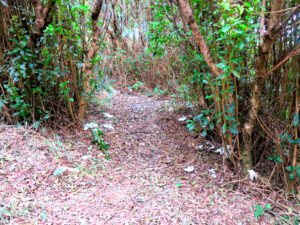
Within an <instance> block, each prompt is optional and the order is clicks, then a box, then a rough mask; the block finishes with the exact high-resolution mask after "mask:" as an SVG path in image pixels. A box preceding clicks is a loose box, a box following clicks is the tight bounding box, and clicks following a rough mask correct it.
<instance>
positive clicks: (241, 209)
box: [0, 93, 258, 225]
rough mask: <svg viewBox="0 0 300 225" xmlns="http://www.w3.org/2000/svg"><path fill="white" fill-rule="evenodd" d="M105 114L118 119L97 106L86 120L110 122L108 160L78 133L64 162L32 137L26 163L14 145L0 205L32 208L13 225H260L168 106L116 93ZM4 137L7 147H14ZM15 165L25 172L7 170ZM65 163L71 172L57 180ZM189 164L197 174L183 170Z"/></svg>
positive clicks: (249, 204) (246, 202) (14, 219)
mask: <svg viewBox="0 0 300 225" xmlns="http://www.w3.org/2000/svg"><path fill="white" fill-rule="evenodd" d="M103 111H104V112H107V113H110V114H111V115H113V116H114V118H113V119H110V120H107V119H105V118H104V116H103V114H102V113H101V112H100V111H99V110H97V109H94V110H93V112H91V115H90V117H89V118H88V119H89V120H90V121H93V120H94V121H96V122H97V123H98V124H103V123H112V124H113V126H114V128H115V129H114V130H113V131H109V132H106V136H105V140H106V142H108V143H109V144H110V149H109V153H110V154H111V156H112V159H111V160H109V161H108V160H104V159H103V154H102V153H100V152H99V151H92V150H87V148H88V147H89V146H90V140H89V139H87V138H86V137H87V133H86V132H85V133H83V131H79V130H78V132H76V136H75V137H73V139H72V140H73V142H74V143H75V144H74V145H72V147H70V148H67V147H66V149H67V150H68V151H66V152H67V153H66V154H65V155H64V151H61V157H60V159H59V162H57V161H55V159H54V158H53V156H52V155H51V152H50V153H49V151H46V150H45V148H46V147H45V146H44V145H45V144H43V143H42V144H38V142H37V140H36V139H32V138H33V137H34V133H30V132H29V133H28V132H27V133H26V134H27V136H26V138H25V136H24V135H23V139H22V140H23V141H25V142H26V143H29V142H30V143H35V144H31V145H30V147H29V148H27V147H26V146H27V145H26V144H24V145H23V148H24V149H23V157H24V155H26V154H28V157H26V159H25V158H24V159H23V160H22V162H21V161H20V160H21V158H20V157H21V156H20V155H18V154H17V155H16V153H15V150H14V148H17V147H14V145H15V142H13V144H12V145H11V146H10V148H9V149H10V151H7V148H6V152H3V151H1V154H2V158H3V157H8V155H9V157H10V160H11V161H10V164H9V163H8V164H6V163H2V165H3V171H4V172H3V171H2V172H3V173H5V174H6V178H5V179H6V182H4V180H3V179H1V180H0V194H1V196H2V197H3V198H2V203H1V202H0V204H3V201H6V202H7V201H12V200H15V201H17V202H18V204H17V208H22V207H23V208H24V207H27V208H28V207H29V208H30V210H27V208H26V210H24V212H23V216H22V214H17V215H18V216H15V217H13V216H12V217H11V218H8V217H7V218H8V219H9V221H10V223H8V224H26V223H27V224H105V225H109V224H111V225H117V224H162V225H167V224H170V225H174V224H184V225H187V224H240V225H242V224H244V225H246V224H258V223H257V222H256V221H255V220H254V217H253V210H252V208H253V204H254V203H253V202H252V200H250V199H249V198H248V199H247V197H246V196H244V195H241V194H239V193H237V192H235V191H230V190H226V189H224V188H221V186H220V185H218V184H217V183H218V182H219V181H220V180H222V176H223V175H224V174H222V173H223V172H222V171H224V170H223V168H220V165H218V164H217V163H216V164H214V165H211V164H210V163H209V161H210V160H209V158H210V157H211V156H210V155H208V154H207V155H205V154H202V153H201V151H199V150H196V149H195V143H193V140H192V138H190V137H189V135H188V133H187V132H186V131H185V129H184V126H182V125H180V124H179V122H178V116H179V115H178V114H176V113H174V112H173V111H172V110H168V107H166V101H163V100H156V99H154V98H153V99H152V98H147V97H142V96H137V95H128V94H120V93H119V94H117V95H116V96H114V98H113V99H112V101H111V104H109V105H107V106H105V107H104V108H103ZM113 122H114V123H113ZM5 129H6V131H7V132H9V129H11V128H5ZM5 129H2V131H1V132H0V134H3V132H4V131H3V130H5ZM10 132H11V131H10ZM22 132H23V131H19V134H18V135H20V133H21V134H23V133H22ZM28 134H31V135H28ZM28 136H29V137H28ZM16 137H17V134H16V136H12V138H13V140H14V138H16ZM3 138H4V139H2V144H5V143H6V144H8V143H10V141H9V138H8V137H4V136H3ZM5 138H6V139H5ZM30 138H31V139H30ZM5 140H6V141H5ZM15 140H16V139H15ZM20 141H21V139H20ZM61 141H70V139H67V138H65V139H63V138H62V140H61ZM17 142H18V141H17ZM39 143H40V142H39ZM18 144H20V142H19V143H18ZM32 146H35V147H34V148H33V147H32ZM48 149H49V148H48ZM0 156H1V155H0ZM30 157H33V159H31V160H30ZM0 158H1V157H0ZM4 162H5V160H4ZM13 162H18V163H19V164H17V165H18V166H17V168H19V167H20V169H16V170H15V171H14V170H12V172H10V173H9V172H7V171H9V168H10V167H9V166H11V164H12V163H13ZM75 165H76V166H75ZM62 166H64V167H63V168H68V169H67V171H66V172H64V173H62V175H60V176H54V175H53V172H54V171H57V170H58V169H59V168H61V167H62ZM187 166H194V168H195V170H194V171H193V172H190V173H189V172H185V171H184V170H183V169H184V168H186V167H187ZM65 170H66V169H65ZM209 171H212V172H213V171H214V172H213V174H214V173H215V174H216V176H215V177H213V176H212V174H211V173H210V172H209ZM6 172H7V173H6ZM34 177H37V178H34ZM12 198H13V199H12ZM24 215H25V216H24Z"/></svg>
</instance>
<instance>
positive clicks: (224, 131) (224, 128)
mask: <svg viewBox="0 0 300 225" xmlns="http://www.w3.org/2000/svg"><path fill="white" fill-rule="evenodd" d="M222 133H223V134H225V133H226V124H224V125H223V126H222Z"/></svg>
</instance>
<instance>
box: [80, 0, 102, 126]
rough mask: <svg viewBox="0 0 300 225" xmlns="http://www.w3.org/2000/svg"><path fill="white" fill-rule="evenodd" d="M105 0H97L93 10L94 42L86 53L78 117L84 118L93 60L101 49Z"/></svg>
mask: <svg viewBox="0 0 300 225" xmlns="http://www.w3.org/2000/svg"><path fill="white" fill-rule="evenodd" d="M102 3H103V0H96V1H95V3H94V8H93V11H92V15H91V18H92V30H93V36H92V43H91V47H90V48H89V50H88V52H87V53H86V54H85V57H84V68H83V74H82V76H83V81H82V82H83V84H82V92H83V93H82V94H81V96H80V98H79V101H78V102H79V106H78V119H79V120H81V121H82V120H83V118H84V115H85V111H86V107H87V96H86V95H87V93H89V92H90V91H91V87H90V80H91V76H92V73H93V63H92V62H91V60H93V59H94V58H95V55H96V53H97V51H98V49H99V37H100V29H99V26H98V18H99V14H100V11H101V8H102Z"/></svg>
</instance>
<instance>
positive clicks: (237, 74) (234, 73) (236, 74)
mask: <svg viewBox="0 0 300 225" xmlns="http://www.w3.org/2000/svg"><path fill="white" fill-rule="evenodd" d="M232 73H233V75H234V76H236V77H237V78H239V79H240V78H241V76H240V74H239V73H238V72H237V71H235V70H232Z"/></svg>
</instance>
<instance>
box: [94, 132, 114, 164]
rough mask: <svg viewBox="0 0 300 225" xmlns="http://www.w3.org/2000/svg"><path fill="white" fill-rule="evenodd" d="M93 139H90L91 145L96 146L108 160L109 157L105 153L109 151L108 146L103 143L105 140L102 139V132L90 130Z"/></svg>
mask: <svg viewBox="0 0 300 225" xmlns="http://www.w3.org/2000/svg"><path fill="white" fill-rule="evenodd" d="M92 132H93V137H92V143H93V144H95V145H97V146H98V150H100V151H102V152H104V153H105V158H106V159H109V158H110V157H111V155H110V154H109V153H108V152H107V150H108V149H109V145H108V144H106V143H105V140H104V139H103V137H102V136H103V135H104V134H103V132H102V131H101V130H100V129H99V128H94V129H92Z"/></svg>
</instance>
